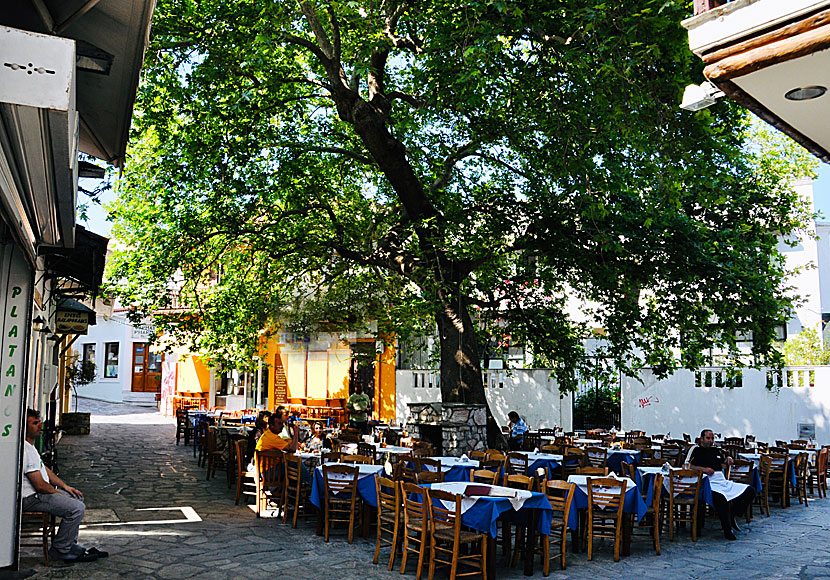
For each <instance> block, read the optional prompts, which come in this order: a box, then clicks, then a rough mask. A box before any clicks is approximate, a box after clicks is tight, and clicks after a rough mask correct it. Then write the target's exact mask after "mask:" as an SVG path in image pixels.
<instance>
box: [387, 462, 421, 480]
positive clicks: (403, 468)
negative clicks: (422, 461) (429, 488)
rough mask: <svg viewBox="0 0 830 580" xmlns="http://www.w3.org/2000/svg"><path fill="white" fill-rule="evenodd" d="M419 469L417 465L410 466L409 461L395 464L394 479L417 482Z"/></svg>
mask: <svg viewBox="0 0 830 580" xmlns="http://www.w3.org/2000/svg"><path fill="white" fill-rule="evenodd" d="M417 473H418V470H417V469H416V468H415V467H410V466H409V462H408V461H401V460H398V462H397V463H396V464H395V469H394V471H393V473H392V479H394V480H395V481H405V482H407V483H415V475H416V474H417Z"/></svg>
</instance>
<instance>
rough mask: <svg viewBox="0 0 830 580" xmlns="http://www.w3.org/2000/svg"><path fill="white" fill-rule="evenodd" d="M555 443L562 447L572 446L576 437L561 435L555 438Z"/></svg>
mask: <svg viewBox="0 0 830 580" xmlns="http://www.w3.org/2000/svg"><path fill="white" fill-rule="evenodd" d="M553 444H554V445H559V446H560V447H571V446H573V444H574V438H573V437H568V436H565V435H559V436H558V437H556V438H555V439H554V440H553Z"/></svg>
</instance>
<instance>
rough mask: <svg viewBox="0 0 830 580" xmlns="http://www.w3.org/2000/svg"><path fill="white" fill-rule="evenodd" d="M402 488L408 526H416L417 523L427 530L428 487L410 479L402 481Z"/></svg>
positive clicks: (405, 518) (404, 511)
mask: <svg viewBox="0 0 830 580" xmlns="http://www.w3.org/2000/svg"><path fill="white" fill-rule="evenodd" d="M400 488H401V499H402V500H403V513H404V520H405V521H406V526H407V527H410V526H414V525H415V524H416V523H417V524H418V527H419V528H421V529H424V530H426V527H427V515H428V510H427V507H426V505H427V497H426V494H427V490H426V488H425V487H421V486H420V485H416V484H414V483H409V482H408V481H402V482H400Z"/></svg>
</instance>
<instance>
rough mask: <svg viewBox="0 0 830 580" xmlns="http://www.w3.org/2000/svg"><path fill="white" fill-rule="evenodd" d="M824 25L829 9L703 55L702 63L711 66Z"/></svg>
mask: <svg viewBox="0 0 830 580" xmlns="http://www.w3.org/2000/svg"><path fill="white" fill-rule="evenodd" d="M826 24H830V9H827V10H822V11H820V12H817V13H815V14H813V15H811V16H809V17H807V18H803V19H801V20H799V21H797V22H791V23H790V24H787V25H786V26H782V27H780V28H776V29H775V30H772V31H770V32H766V33H763V34H760V35H759V36H756V37H754V38H749V39H747V40H743V41H741V42H737V43H735V44H733V45H731V46H727V47H725V48H721V49H719V50H715V51H712V52H708V53H706V54H704V55H703V62H705V63H706V64H711V63H713V62H717V61H719V60H722V59H724V58H727V57H730V56H733V55H736V54H739V53H742V52H746V51H747V50H752V49H753V48H758V47H760V46H764V45H766V44H772V43H773V42H777V41H779V40H783V39H785V38H789V37H791V36H796V35H798V34H802V33H804V32H807V31H810V30H814V29H816V28H820V27H822V26H824V25H826Z"/></svg>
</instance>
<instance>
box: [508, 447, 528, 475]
mask: <svg viewBox="0 0 830 580" xmlns="http://www.w3.org/2000/svg"><path fill="white" fill-rule="evenodd" d="M527 468H528V459H527V455H525V454H524V453H516V452H515V451H511V452H510V453H508V454H507V457H506V459H505V461H504V472H505V473H507V474H508V475H510V474H515V475H527Z"/></svg>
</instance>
